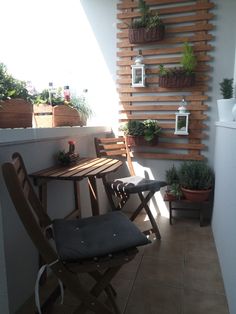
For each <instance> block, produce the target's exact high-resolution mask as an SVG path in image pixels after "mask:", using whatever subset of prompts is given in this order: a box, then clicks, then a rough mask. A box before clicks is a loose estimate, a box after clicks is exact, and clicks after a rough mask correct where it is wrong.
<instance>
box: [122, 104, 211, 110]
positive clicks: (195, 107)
mask: <svg viewBox="0 0 236 314" xmlns="http://www.w3.org/2000/svg"><path fill="white" fill-rule="evenodd" d="M178 107H179V105H159V104H157V105H145V106H135V105H121V106H120V110H122V111H146V112H147V111H171V110H173V111H177V110H178ZM187 109H188V110H190V111H192V110H207V109H208V106H207V105H201V104H200V105H191V104H188V107H187Z"/></svg>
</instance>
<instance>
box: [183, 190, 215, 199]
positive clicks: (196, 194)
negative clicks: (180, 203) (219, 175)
mask: <svg viewBox="0 0 236 314" xmlns="http://www.w3.org/2000/svg"><path fill="white" fill-rule="evenodd" d="M181 190H182V192H183V195H184V197H185V198H186V199H187V200H189V201H193V202H204V201H208V200H209V197H210V194H211V191H212V189H208V190H189V189H185V188H183V187H181Z"/></svg>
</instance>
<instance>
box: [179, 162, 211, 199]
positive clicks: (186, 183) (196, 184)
mask: <svg viewBox="0 0 236 314" xmlns="http://www.w3.org/2000/svg"><path fill="white" fill-rule="evenodd" d="M178 175H179V183H180V185H181V190H182V192H183V195H184V196H185V198H186V199H188V200H191V201H199V202H201V201H207V200H208V199H209V196H210V193H211V191H212V188H213V186H214V172H213V170H212V168H211V167H210V166H208V164H207V163H206V162H205V161H198V160H195V161H185V162H184V163H182V165H181V166H180V168H179V171H178Z"/></svg>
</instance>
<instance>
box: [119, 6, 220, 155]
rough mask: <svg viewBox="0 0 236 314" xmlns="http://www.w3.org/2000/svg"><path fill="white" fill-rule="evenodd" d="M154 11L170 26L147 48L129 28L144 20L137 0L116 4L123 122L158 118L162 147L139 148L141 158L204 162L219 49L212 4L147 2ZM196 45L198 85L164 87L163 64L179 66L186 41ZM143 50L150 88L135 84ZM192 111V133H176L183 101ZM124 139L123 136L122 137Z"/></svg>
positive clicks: (147, 83)
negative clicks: (215, 54)
mask: <svg viewBox="0 0 236 314" xmlns="http://www.w3.org/2000/svg"><path fill="white" fill-rule="evenodd" d="M146 3H147V4H149V6H150V8H151V10H152V11H154V12H158V14H159V15H160V17H161V18H162V20H163V22H164V23H165V25H166V35H165V38H164V40H163V41H160V42H157V43H150V44H145V45H134V44H130V43H129V39H128V26H127V23H130V22H131V21H132V19H133V18H136V17H139V16H140V13H139V11H138V0H120V2H119V3H118V5H117V11H118V12H117V19H118V23H117V29H118V33H117V81H116V83H117V91H118V93H119V99H120V108H119V110H120V111H119V112H120V116H119V121H120V124H122V123H124V122H127V121H128V120H145V119H157V120H158V121H159V122H160V123H159V124H160V126H161V127H162V129H163V131H162V134H161V135H160V138H159V143H158V145H156V146H154V147H153V146H152V147H150V148H147V147H145V148H135V151H134V153H135V155H137V156H139V157H142V158H155V159H170V160H172V159H179V160H188V159H193V160H201V159H203V158H204V156H203V154H202V151H204V149H206V148H207V147H206V145H204V144H202V140H203V139H206V138H207V137H208V134H207V129H208V126H207V124H206V121H207V119H208V115H207V110H208V105H207V104H206V103H205V102H206V101H207V100H208V95H207V92H208V90H209V87H210V86H209V83H210V80H211V77H210V71H211V66H210V65H209V64H208V63H209V62H211V61H212V57H211V55H210V54H209V53H210V52H211V51H212V50H213V49H214V48H213V46H212V45H211V43H210V41H211V40H212V39H213V35H212V34H211V33H210V32H211V30H213V29H214V25H213V24H212V22H211V20H212V19H213V18H214V14H212V13H211V9H212V8H214V3H213V1H211V0H192V1H191V0H146ZM186 41H188V42H189V43H191V44H192V46H193V48H194V52H195V54H196V56H197V60H198V64H197V69H196V84H195V86H193V87H191V88H183V89H177V88H176V89H168V88H161V87H159V85H158V83H159V77H158V73H159V64H165V65H167V66H170V67H173V66H179V63H180V60H181V54H182V52H183V43H184V42H186ZM140 49H141V50H142V54H143V56H144V63H145V65H146V87H144V88H133V87H132V86H131V65H132V64H134V60H133V59H134V57H135V56H137V55H138V51H139V50H140ZM183 96H184V97H185V99H186V101H187V103H188V111H189V112H190V121H189V135H188V136H180V135H175V134H174V128H175V112H176V111H177V109H178V107H179V104H180V102H181V100H182V97H183ZM121 135H122V134H121Z"/></svg>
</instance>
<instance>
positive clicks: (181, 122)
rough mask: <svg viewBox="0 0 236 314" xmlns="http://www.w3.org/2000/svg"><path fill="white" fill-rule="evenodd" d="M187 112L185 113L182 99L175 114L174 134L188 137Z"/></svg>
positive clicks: (184, 103)
mask: <svg viewBox="0 0 236 314" xmlns="http://www.w3.org/2000/svg"><path fill="white" fill-rule="evenodd" d="M189 115H190V113H189V112H186V102H185V100H184V99H182V103H181V106H180V107H179V108H178V112H176V113H175V134H177V135H188V134H189V133H188V122H189Z"/></svg>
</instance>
